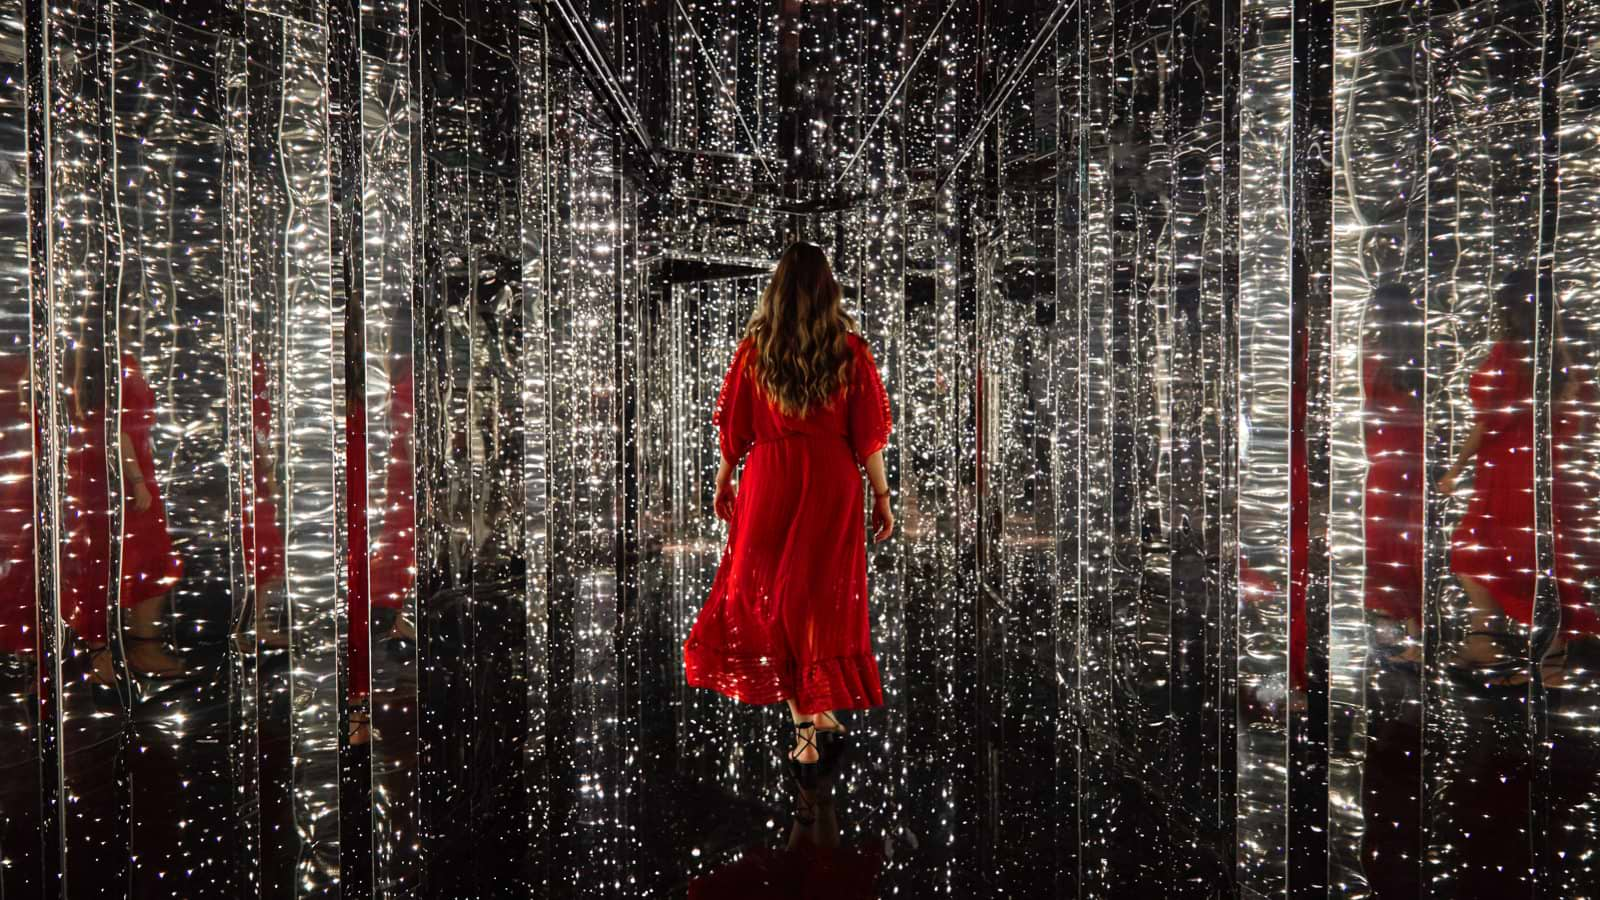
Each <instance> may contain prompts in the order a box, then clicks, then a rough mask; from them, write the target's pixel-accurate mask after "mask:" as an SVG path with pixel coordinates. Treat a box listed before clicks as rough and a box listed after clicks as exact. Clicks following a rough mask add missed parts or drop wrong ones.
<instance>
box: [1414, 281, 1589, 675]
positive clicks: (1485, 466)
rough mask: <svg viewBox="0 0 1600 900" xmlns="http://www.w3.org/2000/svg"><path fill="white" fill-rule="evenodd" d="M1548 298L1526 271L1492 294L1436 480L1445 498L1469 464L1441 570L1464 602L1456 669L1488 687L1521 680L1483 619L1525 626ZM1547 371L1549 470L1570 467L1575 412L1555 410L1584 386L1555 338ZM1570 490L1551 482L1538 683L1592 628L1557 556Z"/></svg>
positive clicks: (1568, 538)
mask: <svg viewBox="0 0 1600 900" xmlns="http://www.w3.org/2000/svg"><path fill="white" fill-rule="evenodd" d="M1540 292H1543V293H1545V294H1546V295H1547V296H1553V291H1552V290H1551V285H1550V283H1549V281H1548V279H1545V280H1543V283H1538V282H1536V281H1535V279H1534V276H1533V275H1532V273H1528V272H1518V273H1515V274H1513V275H1512V276H1511V277H1510V278H1508V279H1507V281H1506V283H1505V285H1503V286H1502V287H1501V289H1500V290H1499V291H1498V292H1497V294H1496V297H1495V299H1496V304H1497V305H1498V307H1499V311H1500V322H1501V337H1500V340H1499V341H1497V342H1496V343H1495V345H1494V347H1493V348H1491V349H1490V351H1489V355H1488V357H1487V358H1486V359H1485V360H1484V361H1483V363H1482V365H1480V366H1479V367H1478V370H1477V372H1475V373H1474V374H1473V376H1472V381H1471V384H1470V393H1471V398H1472V405H1473V410H1474V413H1475V421H1474V423H1473V428H1472V432H1471V433H1470V434H1469V435H1468V436H1467V439H1466V442H1465V443H1464V444H1463V445H1462V447H1461V452H1460V454H1459V455H1458V456H1457V458H1456V462H1455V464H1454V465H1453V466H1451V468H1450V471H1449V472H1448V473H1447V474H1446V475H1445V477H1444V478H1443V479H1441V480H1440V482H1439V490H1440V491H1441V492H1442V493H1445V494H1449V493H1450V492H1452V491H1453V490H1454V489H1455V484H1456V480H1457V479H1458V478H1459V477H1460V474H1461V471H1462V469H1464V468H1465V467H1466V463H1467V460H1469V459H1475V460H1476V463H1475V466H1474V470H1473V471H1474V474H1473V485H1472V501H1471V503H1470V505H1469V506H1468V508H1467V513H1466V515H1465V516H1464V517H1463V518H1462V520H1461V523H1460V524H1459V525H1457V526H1456V530H1455V534H1454V535H1453V536H1452V538H1451V568H1452V569H1453V571H1454V572H1455V575H1456V579H1457V580H1458V581H1460V582H1461V586H1462V588H1463V589H1464V590H1465V591H1466V594H1467V598H1468V600H1469V601H1470V603H1471V630H1470V632H1469V634H1468V637H1467V641H1466V643H1465V644H1464V645H1463V647H1462V649H1461V653H1460V655H1459V656H1458V657H1457V660H1456V665H1457V667H1469V666H1470V667H1474V668H1480V669H1486V670H1488V671H1490V672H1491V674H1492V676H1493V682H1494V683H1498V684H1504V685H1516V684H1522V683H1526V681H1527V674H1526V673H1525V672H1523V671H1521V668H1520V667H1518V666H1515V665H1514V664H1513V663H1512V662H1511V661H1510V660H1507V659H1506V658H1505V657H1504V655H1503V654H1501V653H1500V652H1499V650H1498V649H1497V648H1496V646H1495V644H1494V641H1493V635H1492V634H1491V633H1490V632H1489V631H1488V630H1487V623H1488V620H1489V618H1490V617H1492V616H1493V615H1494V614H1495V613H1496V612H1497V611H1503V612H1504V613H1505V615H1506V616H1507V617H1509V618H1511V619H1513V620H1515V621H1516V622H1518V623H1520V624H1522V625H1524V626H1528V625H1531V624H1532V622H1533V604H1534V592H1535V586H1536V583H1537V582H1536V574H1535V573H1536V571H1537V568H1538V563H1537V558H1536V552H1535V544H1534V541H1535V531H1534V493H1533V488H1534V467H1533V451H1534V419H1533V396H1534V393H1533V391H1534V372H1533V337H1534V329H1535V325H1536V321H1537V320H1536V316H1537V312H1536V310H1537V308H1538V307H1537V305H1536V303H1537V299H1538V298H1537V294H1538V293H1540ZM1555 356H1556V365H1555V367H1554V370H1553V371H1552V373H1551V379H1550V395H1551V397H1552V399H1553V401H1554V403H1553V406H1552V409H1553V411H1554V412H1555V415H1553V416H1552V424H1553V426H1554V429H1555V430H1554V433H1553V434H1552V438H1553V450H1554V463H1555V467H1556V470H1557V471H1558V472H1559V471H1561V470H1562V469H1563V467H1564V466H1565V465H1566V464H1567V463H1569V462H1571V460H1570V459H1569V458H1568V455H1569V453H1570V450H1569V449H1568V448H1571V447H1574V446H1575V445H1576V443H1577V437H1578V431H1579V430H1580V428H1581V427H1582V422H1583V419H1582V417H1580V416H1575V415H1570V414H1564V413H1562V410H1567V409H1571V406H1570V404H1572V403H1574V402H1577V401H1579V400H1580V398H1581V397H1582V396H1583V395H1584V394H1585V393H1587V392H1588V391H1589V390H1590V388H1589V386H1588V385H1587V384H1586V383H1585V381H1584V380H1583V378H1582V374H1581V372H1579V371H1578V370H1577V368H1576V367H1574V366H1571V365H1569V364H1568V353H1567V350H1566V349H1565V347H1564V346H1563V344H1562V343H1561V342H1559V341H1558V342H1557V349H1556V354H1555ZM1570 490H1571V484H1570V483H1569V484H1568V485H1567V486H1565V487H1563V486H1562V485H1560V484H1557V485H1556V487H1555V490H1554V492H1553V496H1554V497H1555V498H1557V499H1556V502H1555V507H1556V512H1557V513H1558V516H1557V517H1556V520H1555V522H1554V524H1555V530H1556V534H1555V536H1554V537H1555V546H1556V548H1557V551H1556V579H1557V584H1558V590H1559V593H1560V597H1561V605H1562V610H1563V615H1562V625H1561V633H1560V634H1559V635H1557V637H1556V640H1555V642H1554V643H1553V644H1552V646H1551V648H1550V652H1549V654H1548V655H1547V656H1546V657H1545V659H1544V662H1543V665H1542V666H1541V676H1540V677H1541V679H1542V680H1543V681H1544V683H1545V684H1546V685H1547V686H1552V687H1553V686H1556V685H1558V684H1560V683H1561V682H1562V680H1563V679H1564V674H1565V656H1566V639H1567V637H1568V636H1571V635H1576V634H1584V633H1593V632H1595V631H1596V630H1597V629H1596V626H1597V624H1600V623H1597V622H1596V619H1595V615H1594V612H1593V610H1591V609H1590V608H1589V606H1588V604H1587V602H1586V598H1585V597H1584V596H1583V589H1582V584H1581V579H1580V578H1578V577H1574V573H1573V572H1572V566H1571V563H1572V557H1571V554H1570V553H1566V552H1563V550H1565V549H1567V548H1569V547H1571V546H1576V545H1578V544H1579V541H1580V540H1581V535H1577V534H1574V533H1573V531H1574V527H1575V526H1576V525H1577V524H1578V523H1575V522H1572V521H1570V520H1569V519H1570V517H1569V516H1568V515H1565V514H1562V507H1563V506H1564V505H1570V504H1564V502H1563V499H1562V498H1564V497H1569V496H1570V493H1568V492H1569V491H1570Z"/></svg>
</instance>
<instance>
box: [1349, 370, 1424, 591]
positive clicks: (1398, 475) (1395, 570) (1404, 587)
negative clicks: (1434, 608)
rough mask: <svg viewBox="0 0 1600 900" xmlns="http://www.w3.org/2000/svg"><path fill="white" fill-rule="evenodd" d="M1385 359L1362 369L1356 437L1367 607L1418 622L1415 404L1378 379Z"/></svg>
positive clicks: (1418, 408) (1418, 426) (1418, 427)
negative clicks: (1362, 458) (1363, 458)
mask: <svg viewBox="0 0 1600 900" xmlns="http://www.w3.org/2000/svg"><path fill="white" fill-rule="evenodd" d="M1383 363H1384V361H1383V360H1382V359H1380V358H1377V357H1376V356H1369V357H1367V359H1366V360H1365V361H1364V362H1363V363H1362V391H1363V396H1364V397H1365V409H1364V417H1363V423H1362V425H1363V430H1362V435H1363V438H1364V441H1363V443H1364V444H1365V446H1366V451H1367V486H1366V494H1365V498H1364V502H1363V509H1364V513H1365V529H1364V532H1363V533H1364V546H1365V550H1366V562H1367V565H1366V579H1365V581H1366V595H1365V603H1366V607H1367V609H1371V610H1375V611H1378V612H1382V613H1384V614H1386V615H1389V616H1392V617H1394V618H1396V619H1409V620H1411V621H1413V622H1420V621H1421V620H1422V478H1423V470H1422V442H1423V436H1424V427H1423V419H1422V400H1421V398H1419V397H1417V396H1415V395H1414V394H1411V393H1408V392H1406V391H1404V390H1401V389H1399V388H1397V387H1396V386H1395V385H1394V384H1393V382H1392V379H1390V378H1387V377H1385V373H1384V368H1383Z"/></svg>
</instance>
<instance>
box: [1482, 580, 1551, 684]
mask: <svg viewBox="0 0 1600 900" xmlns="http://www.w3.org/2000/svg"><path fill="white" fill-rule="evenodd" d="M1456 577H1457V578H1458V579H1459V580H1460V581H1461V587H1462V588H1463V589H1464V590H1465V591H1466V592H1467V599H1468V601H1469V602H1470V603H1471V618H1470V619H1469V625H1468V628H1469V631H1468V634H1467V639H1466V641H1465V642H1464V643H1463V644H1462V645H1461V652H1460V653H1459V654H1457V656H1456V664H1457V665H1464V666H1494V665H1497V664H1500V663H1505V662H1508V661H1509V658H1508V657H1507V656H1506V655H1505V653H1504V652H1502V651H1501V650H1500V648H1499V647H1498V646H1497V645H1496V644H1495V642H1494V638H1493V636H1492V635H1491V634H1490V632H1489V630H1488V629H1489V620H1490V619H1492V618H1494V617H1495V616H1497V615H1499V614H1500V606H1499V604H1497V603H1495V600H1494V596H1493V595H1492V594H1490V593H1489V590H1488V589H1487V588H1485V587H1484V586H1483V585H1482V584H1480V583H1479V582H1478V581H1477V580H1476V579H1474V578H1472V577H1470V576H1467V575H1458V576H1456ZM1566 677H1567V639H1566V636H1565V635H1561V634H1558V635H1556V639H1555V640H1554V641H1552V642H1551V644H1550V647H1549V649H1548V650H1546V651H1545V654H1544V656H1543V658H1542V659H1541V660H1540V662H1539V678H1540V680H1541V681H1542V682H1543V683H1544V686H1545V687H1561V686H1563V685H1564V684H1566ZM1528 680H1529V675H1528V671H1527V669H1526V668H1523V667H1520V666H1519V667H1518V668H1517V669H1515V670H1514V671H1510V672H1506V673H1504V674H1503V675H1502V676H1501V677H1498V678H1495V679H1493V680H1492V683H1493V684H1497V685H1503V686H1506V687H1518V686H1521V685H1525V684H1527V683H1528Z"/></svg>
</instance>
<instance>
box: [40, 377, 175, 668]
mask: <svg viewBox="0 0 1600 900" xmlns="http://www.w3.org/2000/svg"><path fill="white" fill-rule="evenodd" d="M155 421H156V395H155V392H154V391H152V390H150V385H149V384H148V383H147V382H146V381H145V380H144V374H143V373H142V372H141V371H140V370H139V363H138V361H137V360H135V359H134V358H133V357H132V356H130V355H124V356H123V357H122V432H123V433H124V434H126V435H127V436H128V440H129V441H130V442H131V443H132V444H133V452H134V457H135V458H136V459H137V460H138V463H139V471H140V473H141V474H142V475H143V476H144V483H145V487H146V488H147V489H148V490H149V491H150V499H151V503H150V506H149V508H148V509H145V510H144V511H142V512H141V511H139V510H137V509H135V508H134V505H133V501H132V497H133V486H132V485H131V484H130V485H124V494H125V495H126V496H127V498H128V499H127V502H126V504H125V505H124V509H123V513H122V540H121V542H120V550H121V554H122V585H121V593H120V597H119V602H120V603H121V605H122V607H123V608H125V609H126V608H130V607H134V606H137V605H139V604H140V603H143V602H144V601H146V600H150V599H152V598H155V597H159V596H161V595H163V594H165V593H167V592H168V591H170V590H172V588H173V587H174V586H175V585H177V583H178V580H179V579H180V578H182V577H183V558H182V557H181V556H179V555H178V554H177V553H176V552H174V551H173V548H172V537H171V535H170V534H169V533H168V531H167V510H166V506H165V505H164V504H163V503H162V500H161V486H160V484H158V483H157V482H156V466H155V451H154V449H153V448H152V447H151V445H150V429H151V427H153V426H154V425H155ZM74 426H75V427H74V428H73V429H72V435H71V437H70V438H69V440H68V442H67V454H68V462H67V490H66V497H65V498H64V499H65V501H66V507H67V515H66V520H67V521H66V527H65V530H66V532H67V534H68V535H69V537H68V539H67V546H66V547H65V548H64V551H65V552H64V553H63V555H62V561H61V584H62V598H61V599H62V604H61V608H62V609H63V610H64V611H65V617H66V620H67V621H68V622H70V623H71V624H72V629H73V630H74V631H76V632H77V633H78V636H79V637H81V638H83V639H84V640H85V641H87V642H88V643H90V644H103V643H105V640H106V611H107V610H106V595H107V593H108V592H109V588H110V584H111V552H112V549H113V548H112V546H111V542H110V530H111V517H110V508H109V502H108V495H107V490H108V488H107V483H106V478H107V468H108V466H109V464H110V463H111V462H112V461H113V460H116V459H119V458H120V457H121V453H120V451H119V448H118V446H117V443H118V442H117V439H116V438H115V437H112V438H110V443H111V446H110V447H109V448H108V447H107V446H106V444H107V436H106V421H105V409H104V408H103V407H102V408H100V409H92V410H89V411H88V412H87V413H86V414H85V415H84V416H83V418H82V419H81V420H80V421H78V422H76V423H74Z"/></svg>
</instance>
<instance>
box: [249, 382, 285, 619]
mask: <svg viewBox="0 0 1600 900" xmlns="http://www.w3.org/2000/svg"><path fill="white" fill-rule="evenodd" d="M250 383H251V389H250V425H251V428H252V429H253V430H254V432H255V478H254V483H255V491H254V501H255V502H254V504H253V506H252V509H253V514H252V515H251V517H250V519H249V520H247V521H246V522H245V527H244V556H245V564H246V565H248V566H249V567H250V568H251V570H252V571H253V572H254V573H255V580H256V590H257V591H260V590H261V588H263V587H265V586H266V585H270V584H273V583H274V582H277V581H281V580H282V579H283V571H284V570H283V530H282V529H280V528H279V527H278V504H277V498H275V497H273V496H272V478H271V472H272V469H273V466H274V465H275V461H274V460H273V458H272V452H273V450H272V448H273V446H274V444H273V440H272V393H271V391H270V390H269V388H268V385H267V363H266V360H264V359H262V357H261V354H259V353H256V354H252V355H251V360H250Z"/></svg>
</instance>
